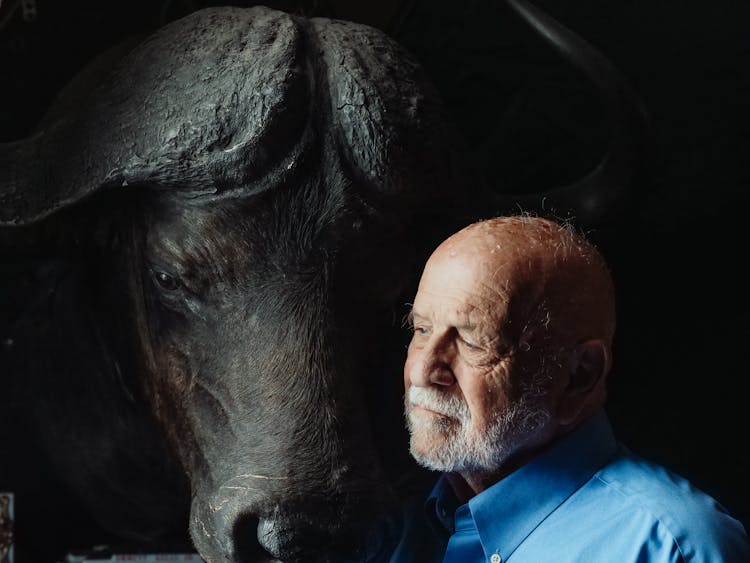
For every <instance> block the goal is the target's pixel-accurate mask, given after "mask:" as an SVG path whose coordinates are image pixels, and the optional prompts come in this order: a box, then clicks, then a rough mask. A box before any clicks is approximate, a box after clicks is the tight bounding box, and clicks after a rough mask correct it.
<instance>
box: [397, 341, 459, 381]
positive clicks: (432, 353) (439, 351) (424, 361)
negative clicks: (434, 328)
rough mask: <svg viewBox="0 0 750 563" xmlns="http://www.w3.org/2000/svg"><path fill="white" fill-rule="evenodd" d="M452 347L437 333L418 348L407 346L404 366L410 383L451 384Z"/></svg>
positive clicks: (453, 378) (452, 377)
mask: <svg viewBox="0 0 750 563" xmlns="http://www.w3.org/2000/svg"><path fill="white" fill-rule="evenodd" d="M452 348H453V347H452V346H451V344H450V343H448V342H446V341H445V339H444V338H440V336H439V335H435V336H433V338H430V339H429V340H428V341H427V343H426V344H425V345H424V346H423V347H422V348H420V349H414V348H413V347H409V352H408V356H407V360H406V368H407V376H408V377H409V381H410V382H411V384H412V385H416V386H417V387H431V386H432V385H441V386H450V385H453V384H454V383H455V382H456V378H455V375H454V374H453V360H454V350H453V349H452Z"/></svg>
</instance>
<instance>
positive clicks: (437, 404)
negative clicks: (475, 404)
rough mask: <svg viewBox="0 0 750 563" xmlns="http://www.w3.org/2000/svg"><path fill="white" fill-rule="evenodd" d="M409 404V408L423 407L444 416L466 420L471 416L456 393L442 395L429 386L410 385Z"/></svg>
mask: <svg viewBox="0 0 750 563" xmlns="http://www.w3.org/2000/svg"><path fill="white" fill-rule="evenodd" d="M409 405H410V407H411V408H414V407H423V408H426V409H429V410H431V411H435V412H437V413H440V414H442V415H444V416H447V417H450V418H455V419H458V420H459V421H460V422H466V421H468V420H469V419H470V418H471V414H470V413H469V405H467V404H466V401H464V400H463V399H461V398H460V397H458V396H456V395H453V394H451V395H444V394H442V393H441V392H440V391H436V390H435V389H431V388H429V387H410V388H409ZM410 410H411V409H410Z"/></svg>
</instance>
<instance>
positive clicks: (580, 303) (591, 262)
mask: <svg viewBox="0 0 750 563" xmlns="http://www.w3.org/2000/svg"><path fill="white" fill-rule="evenodd" d="M438 266H439V267H441V268H443V269H445V268H447V269H455V270H457V271H463V272H464V273H465V274H467V275H469V273H470V275H472V276H476V277H478V278H479V279H480V280H481V282H482V283H484V284H487V285H488V286H489V287H491V288H493V291H494V292H495V293H496V295H497V303H496V305H497V306H499V307H508V318H507V321H508V323H507V324H508V326H507V327H506V328H507V329H508V330H510V332H511V334H513V335H514V336H515V337H516V338H518V339H519V340H520V341H521V342H522V343H523V346H524V347H526V346H530V345H531V344H532V342H531V341H532V340H537V341H538V339H539V338H543V339H544V340H545V341H547V342H550V343H552V344H554V345H560V346H571V345H574V344H575V343H577V342H579V341H585V340H590V339H601V340H603V341H605V342H606V343H607V345H611V342H612V338H613V336H614V330H615V297H614V287H613V283H612V278H611V276H610V272H609V269H608V267H607V264H606V263H605V261H604V259H603V257H602V256H601V254H600V253H599V252H598V251H597V249H596V248H595V247H594V246H593V245H592V244H591V243H590V242H589V241H587V240H586V239H585V238H584V237H582V236H581V235H579V234H577V233H575V232H574V231H573V230H572V229H571V228H570V227H568V226H566V225H563V224H561V223H557V222H555V221H552V220H549V219H543V218H539V217H529V216H512V217H499V218H494V219H489V220H486V221H481V222H479V223H474V224H471V225H469V226H468V227H465V228H464V229H462V230H461V231H459V232H457V233H456V234H454V235H453V236H451V237H450V238H448V239H447V240H445V241H444V242H443V243H442V244H441V245H440V246H439V247H438V248H437V249H436V250H435V252H434V253H433V255H432V256H431V257H430V259H429V261H428V263H427V266H426V271H427V270H429V269H434V268H435V267H438Z"/></svg>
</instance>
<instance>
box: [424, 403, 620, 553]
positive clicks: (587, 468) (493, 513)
mask: <svg viewBox="0 0 750 563" xmlns="http://www.w3.org/2000/svg"><path fill="white" fill-rule="evenodd" d="M616 448H617V445H616V442H615V438H614V435H613V433H612V428H611V426H610V423H609V420H608V418H607V416H606V414H605V413H604V411H603V410H600V411H599V412H598V413H596V414H595V415H594V416H592V417H591V418H590V419H589V420H587V421H586V422H584V423H583V424H582V425H581V426H580V427H579V428H577V429H576V430H574V431H573V432H572V433H570V434H568V435H567V436H564V437H563V438H562V439H561V440H560V441H559V442H557V443H555V444H554V445H553V446H552V447H550V448H549V449H547V450H545V451H544V452H542V453H541V454H539V455H538V456H537V457H535V458H534V459H533V460H532V461H530V462H529V463H527V464H525V465H523V466H522V467H520V468H519V469H517V470H516V471H514V472H513V473H511V474H510V475H508V476H506V477H505V478H503V479H502V480H500V481H499V482H497V483H495V484H494V485H493V486H491V487H490V488H488V489H487V490H485V491H483V492H482V493H480V494H478V495H477V496H475V497H473V498H472V499H471V500H470V501H469V503H468V504H469V508H470V509H471V513H472V515H473V517H474V522H475V523H476V526H477V531H478V532H479V538H480V540H481V542H482V546H483V548H484V551H485V553H487V554H492V553H501V554H502V555H503V559H507V558H508V557H509V556H510V555H511V553H513V551H515V550H516V548H517V547H518V545H519V544H520V543H521V542H522V541H523V540H524V538H526V536H528V535H529V534H530V533H531V532H532V531H533V530H534V529H535V528H536V527H537V526H538V525H539V524H540V523H541V522H542V521H543V520H544V519H545V518H546V517H547V516H548V515H549V514H551V513H552V512H553V511H554V510H555V509H556V508H557V507H558V506H559V505H560V504H562V503H563V502H564V501H565V499H567V498H568V497H569V496H570V495H571V494H573V493H574V492H575V491H576V490H577V489H578V488H580V486H581V485H582V484H583V483H585V482H586V481H588V480H589V479H590V478H591V476H592V475H594V473H596V471H597V470H599V469H600V468H601V467H602V466H603V465H605V464H606V463H607V462H608V461H609V460H610V459H611V458H612V456H613V455H614V454H615V451H616ZM451 503H452V504H451ZM457 504H458V501H457V500H456V497H455V495H454V494H453V490H452V488H451V487H450V484H449V483H448V481H447V480H446V479H445V477H441V478H440V480H439V481H438V482H437V484H436V485H435V488H434V489H433V491H432V493H431V495H430V498H429V499H428V504H427V506H428V514H429V513H430V507H432V510H431V514H430V516H431V518H430V520H431V522H433V525H436V524H437V525H440V526H441V527H442V528H443V530H444V532H443V533H445V531H447V532H449V533H452V532H453V518H452V515H453V514H454V512H455V508H456V507H457ZM441 508H443V509H444V511H441ZM443 512H447V514H448V517H447V520H448V525H446V518H445V516H444V514H443Z"/></svg>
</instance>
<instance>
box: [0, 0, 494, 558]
mask: <svg viewBox="0 0 750 563" xmlns="http://www.w3.org/2000/svg"><path fill="white" fill-rule="evenodd" d="M104 61H105V62H106V65H105V62H98V63H96V64H95V66H94V67H92V68H91V69H88V70H87V71H86V72H84V73H83V74H82V75H81V78H79V79H77V80H76V81H74V82H73V83H72V84H71V85H70V87H69V88H68V90H67V91H65V92H63V93H62V95H61V97H60V101H59V102H58V106H57V108H54V107H53V108H52V109H51V110H50V112H49V114H48V116H47V117H46V118H45V120H44V122H43V123H42V124H41V125H40V127H39V130H38V133H37V134H36V135H35V136H33V137H31V138H29V139H27V140H24V141H21V142H18V143H15V144H12V145H9V146H5V147H4V148H3V152H2V156H0V161H2V165H3V166H2V170H3V172H2V174H3V178H2V180H1V183H0V197H1V198H2V204H3V205H2V211H0V213H1V214H2V217H1V219H2V223H3V224H4V225H6V226H14V227H16V230H19V231H26V232H28V231H29V230H30V229H33V228H34V227H38V226H40V225H41V226H44V225H47V227H46V230H47V231H53V232H56V233H58V235H60V234H61V233H73V232H74V233H75V235H73V236H71V237H70V238H71V239H75V241H76V244H74V245H73V246H74V247H76V248H79V249H82V248H85V249H86V250H85V252H84V254H86V255H87V256H88V259H87V260H83V261H79V262H78V263H79V264H80V265H81V267H83V268H86V269H87V271H88V272H89V275H88V276H85V277H88V278H89V279H90V280H91V283H92V286H93V287H94V288H95V289H93V288H92V289H91V290H90V291H91V292H93V293H94V294H96V295H98V296H99V297H96V298H95V301H96V303H97V305H95V306H94V307H93V308H92V309H93V311H94V312H95V319H94V321H93V322H96V323H100V324H102V325H107V326H110V327H112V328H111V329H110V330H109V331H108V332H109V333H113V332H115V333H117V334H116V335H114V336H112V335H111V334H109V335H107V337H106V338H105V340H106V341H107V342H106V346H108V347H109V349H110V352H109V353H108V357H110V358H111V361H113V362H117V363H118V369H120V370H122V371H128V372H129V373H125V375H124V377H125V379H126V380H128V381H133V380H137V381H138V382H139V386H140V388H141V389H142V392H143V395H144V396H145V397H146V398H147V399H148V401H149V403H150V404H151V407H152V410H153V412H154V413H155V414H156V417H157V418H158V420H159V422H160V424H161V427H162V428H163V429H164V430H165V431H166V434H167V436H168V441H169V443H170V444H171V446H172V448H173V450H174V452H175V453H176V455H177V457H178V459H179V460H180V462H181V464H182V466H183V467H184V469H185V471H186V473H187V475H188V477H189V481H190V484H191V491H192V506H191V510H190V528H191V535H192V538H193V540H194V542H195V545H196V546H197V547H198V549H199V551H200V552H201V554H202V555H203V556H204V557H205V558H206V559H207V560H209V561H218V560H223V559H224V558H228V559H230V560H233V561H257V560H260V559H262V558H263V557H266V556H268V557H271V556H273V557H275V558H278V559H283V560H284V561H295V560H301V559H303V558H304V559H305V560H308V561H316V560H321V561H322V560H334V561H347V560H353V561H354V560H356V561H370V560H376V559H377V558H378V557H379V556H381V555H383V554H385V553H386V552H387V548H388V546H389V542H391V541H393V540H394V539H395V529H394V527H393V526H394V525H393V523H392V522H391V521H390V520H389V519H388V518H387V517H386V515H387V514H388V513H389V512H390V511H391V510H392V509H393V508H394V504H393V503H394V501H395V498H396V497H395V494H394V490H393V487H392V477H393V476H394V474H395V473H396V472H397V470H398V468H394V467H390V466H389V465H388V462H387V457H388V456H387V455H383V454H384V452H378V451H377V444H378V440H379V438H378V435H382V434H383V430H384V428H390V429H395V428H398V427H399V426H400V416H399V412H400V399H399V396H400V390H399V388H398V378H395V377H393V373H396V372H397V371H398V369H399V367H398V365H397V363H394V362H392V361H390V360H393V359H394V358H395V359H398V358H399V357H400V352H401V350H399V347H398V346H397V345H396V342H397V340H394V337H393V334H394V329H396V330H398V329H399V325H400V320H401V316H402V314H403V311H401V309H400V307H401V306H402V305H403V304H404V301H405V300H406V299H407V295H408V294H409V291H410V290H411V286H412V284H413V283H414V281H415V275H416V273H417V272H418V269H419V264H420V263H421V262H422V260H423V259H424V256H425V253H426V252H427V251H428V250H429V248H430V246H431V245H432V244H433V242H434V241H435V240H437V238H438V237H440V236H443V235H445V234H447V233H448V232H450V230H451V229H453V228H454V227H456V226H457V225H458V224H460V223H461V222H463V221H465V220H468V219H469V218H470V217H472V216H473V213H475V212H474V211H470V209H471V206H472V205H473V204H474V203H479V201H480V196H479V193H480V183H479V181H478V180H477V179H476V177H474V176H473V175H472V173H471V172H470V170H471V167H470V166H469V164H468V162H467V161H466V160H465V157H464V155H463V153H462V150H461V149H460V147H459V145H458V144H457V143H456V142H455V139H454V137H453V135H452V134H451V132H450V129H449V127H448V125H447V122H446V119H445V116H444V115H443V114H442V109H441V106H440V103H439V100H438V98H437V95H436V93H435V92H434V91H433V89H432V88H431V86H430V85H429V83H428V81H427V80H426V78H425V77H424V76H423V74H422V72H421V70H420V68H419V67H418V65H417V64H416V63H415V62H414V61H413V60H412V59H411V58H410V56H409V55H408V54H407V53H405V52H404V51H403V50H402V49H400V48H399V47H398V46H397V45H396V44H395V43H394V42H392V41H390V40H389V39H388V38H387V37H385V36H384V35H383V34H382V33H379V32H376V31H375V30H373V29H370V28H367V27H364V26H360V25H354V24H351V23H346V22H340V21H332V20H323V19H311V20H305V19H301V18H296V17H293V16H290V15H287V14H285V13H282V12H277V11H272V10H269V9H265V8H262V7H256V8H251V9H239V8H227V9H205V10H202V11H199V12H196V13H194V14H192V15H190V16H188V17H185V18H183V19H181V20H179V21H176V22H174V23H172V24H171V25H168V26H167V27H165V28H164V29H162V30H160V31H159V32H157V33H156V34H155V35H153V36H152V37H150V38H148V39H147V40H145V41H144V42H142V43H141V44H139V45H138V46H136V47H135V48H134V49H132V50H129V51H127V52H126V53H124V54H122V56H120V57H117V56H114V55H113V56H107V57H105V58H104ZM94 77H95V78H94ZM50 225H53V227H50ZM63 238H65V237H63ZM82 239H83V241H84V242H81V240H82ZM76 245H77V246H76ZM84 283H86V282H84ZM89 295H91V293H89ZM112 319H117V320H116V322H115V323H114V326H113V323H112ZM117 325H119V326H117ZM389 410H390V412H389ZM386 413H388V416H387V417H386V416H385V414H386ZM381 416H382V417H383V418H387V419H388V420H385V421H383V422H382V423H381V422H380V417H381ZM373 420H375V421H377V422H378V426H379V427H378V428H373V427H372V426H373V424H372V421H373ZM391 435H393V434H391ZM390 447H398V446H397V445H396V444H390ZM383 459H386V462H385V463H382V462H380V461H379V460H383ZM393 459H397V456H396V457H394V458H393ZM263 554H265V555H263ZM268 554H270V555H268Z"/></svg>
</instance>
